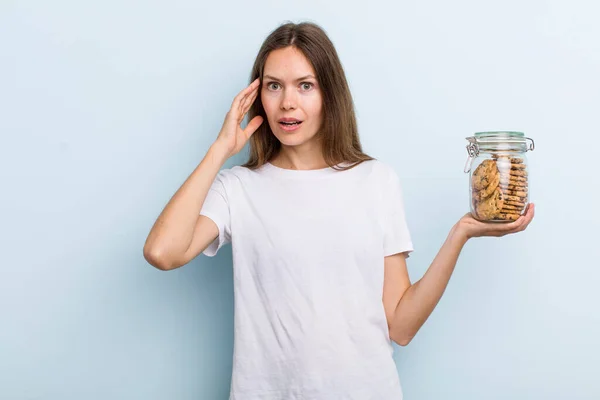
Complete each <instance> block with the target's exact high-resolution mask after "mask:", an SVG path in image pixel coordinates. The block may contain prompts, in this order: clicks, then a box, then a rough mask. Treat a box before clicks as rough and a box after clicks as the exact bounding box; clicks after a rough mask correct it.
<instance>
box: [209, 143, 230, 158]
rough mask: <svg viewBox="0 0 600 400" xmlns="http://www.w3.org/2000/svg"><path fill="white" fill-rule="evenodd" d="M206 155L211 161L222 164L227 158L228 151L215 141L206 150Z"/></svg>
mask: <svg viewBox="0 0 600 400" xmlns="http://www.w3.org/2000/svg"><path fill="white" fill-rule="evenodd" d="M208 154H210V156H211V158H212V159H213V160H216V161H217V162H219V163H221V164H224V163H225V161H227V159H228V158H229V149H227V147H226V146H225V145H224V144H222V143H221V142H219V141H218V140H217V141H215V142H214V143H213V144H212V145H211V146H210V148H209V149H208Z"/></svg>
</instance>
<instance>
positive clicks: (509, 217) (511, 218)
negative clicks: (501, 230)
mask: <svg viewBox="0 0 600 400" xmlns="http://www.w3.org/2000/svg"><path fill="white" fill-rule="evenodd" d="M520 216H521V215H519V214H511V213H502V212H501V213H498V215H496V219H500V220H503V221H516V220H517V219H519V217H520Z"/></svg>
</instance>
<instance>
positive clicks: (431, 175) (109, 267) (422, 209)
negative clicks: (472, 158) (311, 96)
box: [0, 0, 600, 400]
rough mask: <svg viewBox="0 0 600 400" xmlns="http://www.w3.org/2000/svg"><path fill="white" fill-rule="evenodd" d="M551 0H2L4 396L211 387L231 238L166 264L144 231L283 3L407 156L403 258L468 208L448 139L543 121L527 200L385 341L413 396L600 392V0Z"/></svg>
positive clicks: (0, 381) (398, 156)
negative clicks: (424, 313) (408, 238)
mask: <svg viewBox="0 0 600 400" xmlns="http://www.w3.org/2000/svg"><path fill="white" fill-rule="evenodd" d="M566 3H567V2H564V1H558V0H555V1H516V0H506V1H503V2H481V1H475V0H471V1H468V0H457V1H453V2H447V1H442V0H437V1H432V0H430V1H419V2H400V3H399V4H397V2H392V1H388V2H382V1H368V2H360V3H351V4H348V3H347V2H345V1H342V0H333V1H329V2H327V3H318V2H316V1H304V2H268V1H255V2H247V3H246V2H241V1H238V2H236V3H231V2H210V3H207V2H194V1H190V0H176V1H169V2H167V1H162V2H161V1H132V0H127V1H115V0H107V1H103V2H95V3H94V4H91V3H90V2H78V1H74V0H73V1H66V0H57V1H53V2H47V1H18V2H17V1H10V0H9V1H6V0H5V1H3V2H2V3H0V113H1V115H0V133H1V135H2V141H1V144H0V163H1V165H0V167H1V168H0V178H1V186H0V188H1V189H0V190H1V193H2V195H1V196H0V205H1V210H2V221H1V227H2V229H1V230H0V235H1V236H0V239H1V241H0V246H1V247H2V252H1V254H2V258H1V259H0V263H1V276H0V317H1V318H0V324H1V325H0V398H1V399H3V400H4V399H6V400H17V399H18V400H25V399H31V400H33V399H36V400H37V399H44V400H46V399H48V400H50V399H51V400H82V399H86V400H106V399H124V400H125V399H126V400H133V399H144V400H154V399H157V400H158V399H207V400H212V399H217V400H218V399H226V398H227V396H228V390H229V383H230V373H231V356H232V339H233V333H232V329H233V315H232V311H233V296H232V270H231V261H232V260H231V247H229V246H228V247H226V248H225V249H224V251H222V252H220V254H219V255H218V256H217V257H215V258H214V259H209V258H207V257H205V256H200V257H198V258H197V259H195V260H194V261H192V262H191V263H190V264H189V265H187V266H185V267H183V268H180V269H178V270H176V271H172V272H169V273H165V272H161V271H158V270H156V269H154V268H152V267H151V266H150V265H149V264H147V263H146V262H145V260H144V259H143V256H142V247H143V244H144V241H145V239H146V236H147V234H148V232H149V230H150V228H151V226H152V224H153V223H154V221H155V219H156V217H157V216H158V214H159V213H160V211H161V210H162V208H163V206H164V205H165V204H166V202H167V201H168V200H169V198H170V197H171V196H172V194H173V193H174V192H175V191H176V190H177V188H178V187H179V186H180V185H181V184H182V183H183V181H184V180H185V179H186V178H187V176H188V175H189V174H190V173H191V171H192V170H193V169H194V168H195V167H196V165H197V164H198V163H199V162H200V160H201V159H202V157H203V156H204V154H205V152H206V150H207V149H208V147H209V146H210V144H211V143H212V141H213V140H214V139H215V138H216V135H217V133H218V131H219V129H220V127H221V124H222V121H223V118H224V116H225V113H226V111H227V110H228V108H229V106H230V103H231V101H232V99H233V97H234V96H235V94H237V93H238V92H239V91H240V90H241V89H242V88H243V87H245V85H246V84H247V81H248V75H249V72H250V68H251V66H252V63H253V61H254V57H255V55H256V53H257V51H258V48H259V46H260V44H261V43H262V41H263V39H264V38H265V37H266V36H267V35H268V33H269V32H270V31H271V30H272V29H274V28H275V27H276V26H277V25H279V24H280V23H281V22H284V21H286V20H293V21H295V22H299V21H302V20H311V21H314V22H317V23H319V24H321V25H322V26H323V27H324V28H325V29H326V30H327V32H328V33H329V34H330V37H331V39H332V40H333V41H334V43H335V45H336V47H337V49H338V51H339V55H340V57H341V59H342V62H343V64H344V67H345V69H346V72H347V76H348V79H349V82H350V85H351V89H352V92H353V95H354V98H355V102H356V109H357V114H358V119H359V126H360V132H361V138H362V142H363V144H364V148H365V150H366V152H367V153H369V154H371V155H373V156H375V157H377V158H379V159H381V160H383V161H385V162H389V163H391V164H392V165H393V166H394V167H395V169H396V171H397V172H398V173H399V175H400V176H401V178H402V182H403V185H404V192H405V197H406V210H407V214H408V220H409V224H410V228H411V232H412V234H413V240H414V243H415V247H416V250H415V252H414V253H413V255H412V257H411V258H410V260H409V267H410V272H411V277H412V279H413V280H416V279H418V278H420V277H421V276H422V274H423V273H424V272H425V270H426V268H427V267H428V265H429V263H430V262H431V260H432V259H433V257H434V256H435V254H436V252H437V250H438V249H439V246H440V245H441V244H442V242H443V241H444V239H445V237H446V235H447V233H448V231H449V230H450V228H451V226H452V225H453V224H454V223H455V222H456V221H457V220H458V219H459V218H460V216H462V215H463V214H464V213H465V212H466V211H467V209H468V193H467V187H468V182H467V176H466V175H465V174H464V173H463V172H462V169H463V166H464V162H465V160H466V156H467V153H466V150H465V146H466V141H465V139H464V138H465V137H466V136H469V135H471V134H473V133H474V132H476V131H482V130H497V129H510V130H520V131H524V132H525V133H526V134H527V135H528V136H530V137H532V138H534V139H535V140H536V144H537V148H536V150H535V151H534V152H532V153H529V158H530V163H531V182H532V183H531V185H532V199H533V201H534V202H536V204H537V215H536V218H535V220H534V222H533V223H532V225H531V226H530V227H529V229H528V230H527V231H526V232H523V233H521V234H519V235H515V236H511V237H505V238H502V239H489V238H486V239H478V240H474V241H472V242H470V243H468V244H467V246H466V248H465V250H464V252H463V254H462V255H461V258H460V260H459V264H458V266H457V268H456V271H455V273H454V275H453V277H452V280H451V281H450V285H449V287H448V289H447V291H446V293H445V295H444V297H443V298H442V300H441V302H440V303H439V305H438V307H437V308H436V310H435V311H434V313H433V314H432V316H431V317H430V319H429V320H428V321H427V323H426V324H425V325H424V326H423V328H422V330H421V331H420V332H419V334H418V335H417V337H416V338H415V339H414V340H413V342H412V343H411V344H410V345H409V346H408V347H404V348H401V347H398V348H397V354H396V360H397V364H398V371H399V373H400V377H401V380H402V383H403V387H404V392H405V399H407V400H437V399H440V400H480V399H486V400H495V399H519V400H520V399H545V400H549V399H557V400H558V399H569V400H574V399H590V400H591V399H598V398H600V385H599V384H598V380H597V378H598V375H599V372H600V367H599V366H598V363H599V361H600V349H599V344H598V340H599V339H600V323H599V322H600V317H599V314H598V306H599V305H600V301H599V300H600V295H599V294H598V284H599V283H600V272H599V271H598V270H599V268H598V267H600V262H599V261H598V260H599V251H598V249H599V245H598V239H599V237H600V234H599V228H600V217H599V216H598V204H600V203H599V200H598V196H600V193H599V191H598V189H599V179H598V174H600V169H599V166H598V151H600V139H599V138H598V135H599V134H600V129H599V124H598V116H599V110H600V77H599V76H600V75H599V74H598V72H599V71H600V40H598V38H600V28H599V25H598V24H597V15H598V14H599V13H600V7H599V6H598V5H596V4H595V3H593V2H591V1H587V2H585V1H582V0H573V1H571V2H569V3H570V4H569V5H566ZM244 160H245V154H241V155H239V156H238V157H236V158H234V159H231V160H229V162H228V163H227V165H226V166H227V167H228V166H232V165H235V164H240V163H242V162H243V161H244ZM350 295H351V294H349V296H350Z"/></svg>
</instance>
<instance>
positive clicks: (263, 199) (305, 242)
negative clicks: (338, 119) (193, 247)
mask: <svg viewBox="0 0 600 400" xmlns="http://www.w3.org/2000/svg"><path fill="white" fill-rule="evenodd" d="M341 165H347V164H341ZM201 214H202V215H205V216H207V217H209V218H210V219H212V220H213V221H214V222H215V223H216V225H217V226H218V228H219V237H218V238H217V239H216V240H215V241H214V242H213V243H211V245H210V246H209V247H208V248H207V249H206V250H205V251H204V254H205V255H207V256H214V255H215V254H216V253H217V251H218V250H219V249H220V248H221V247H222V246H223V245H224V244H226V243H231V246H232V252H233V277H234V312H235V314H234V353H233V371H232V380H231V393H230V400H299V399H302V400H308V399H311V400H313V399H314V400H338V399H339V400H342V399H343V400H401V399H402V389H401V386H400V381H399V378H398V373H397V370H396V365H395V363H394V360H393V358H392V354H393V348H392V343H391V341H390V338H389V331H388V326H387V322H386V317H385V311H384V308H383V302H382V295H383V272H384V257H385V256H388V255H392V254H395V253H400V252H410V251H412V250H413V246H412V242H411V238H410V234H409V230H408V227H407V224H406V219H405V214H404V204H403V199H402V191H401V187H400V182H399V179H398V176H397V174H396V173H395V171H394V170H393V168H391V167H390V166H388V165H386V164H384V163H382V162H381V161H378V160H371V161H365V162H363V163H361V164H359V165H358V166H356V167H354V168H352V169H350V170H347V171H336V170H334V169H333V168H325V169H319V170H308V171H306V170H288V169H282V168H279V167H276V166H274V165H272V164H270V163H267V164H265V165H263V166H262V167H260V168H259V169H257V170H254V171H252V170H250V169H248V168H244V167H240V166H236V167H233V168H231V169H224V170H222V171H220V172H219V174H218V175H217V177H216V179H215V181H214V183H213V185H212V187H211V189H210V191H209V193H208V195H207V198H206V200H205V202H204V205H203V207H202V210H201Z"/></svg>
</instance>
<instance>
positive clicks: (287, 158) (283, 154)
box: [271, 148, 328, 170]
mask: <svg viewBox="0 0 600 400" xmlns="http://www.w3.org/2000/svg"><path fill="white" fill-rule="evenodd" d="M271 164H273V165H274V166H276V167H279V168H285V169H295V170H313V169H323V168H327V167H328V165H327V163H326V162H325V158H324V157H323V154H322V153H321V152H305V153H300V152H297V151H293V150H286V149H285V148H282V149H281V151H280V152H279V153H278V154H277V155H276V156H275V157H273V159H272V160H271Z"/></svg>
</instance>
